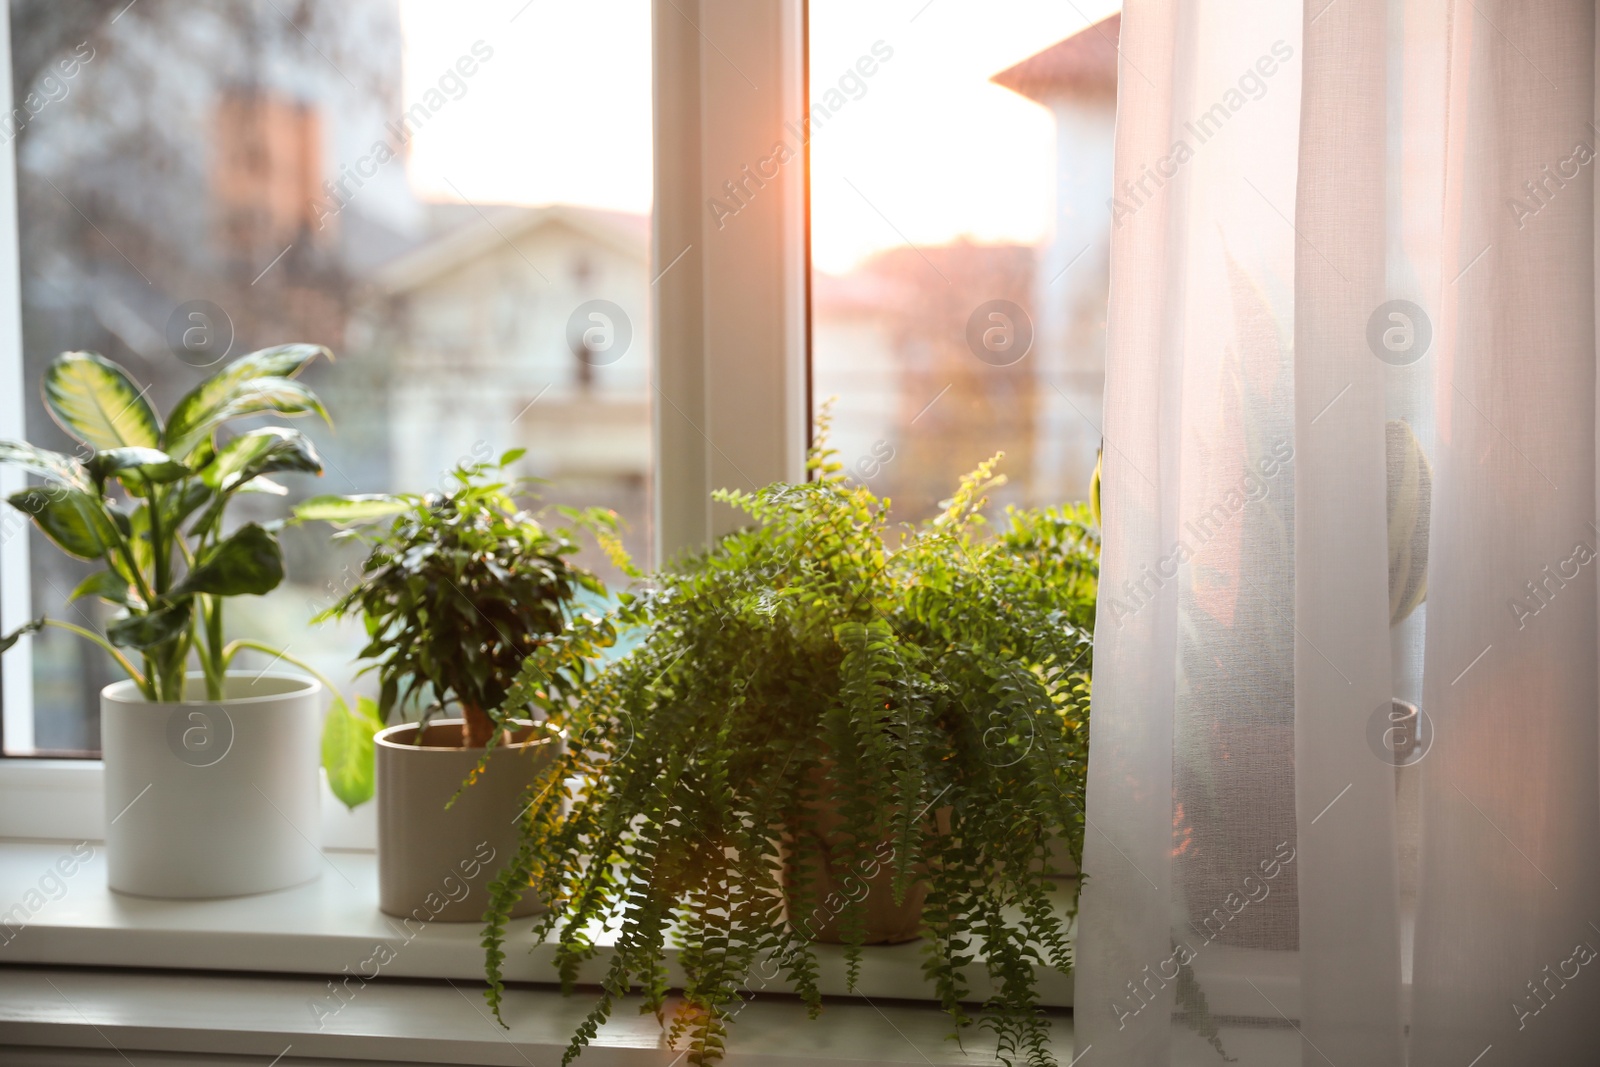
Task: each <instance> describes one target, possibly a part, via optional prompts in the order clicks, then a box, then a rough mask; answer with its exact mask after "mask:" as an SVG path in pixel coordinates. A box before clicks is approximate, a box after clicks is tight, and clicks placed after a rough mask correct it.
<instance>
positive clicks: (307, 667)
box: [222, 637, 344, 700]
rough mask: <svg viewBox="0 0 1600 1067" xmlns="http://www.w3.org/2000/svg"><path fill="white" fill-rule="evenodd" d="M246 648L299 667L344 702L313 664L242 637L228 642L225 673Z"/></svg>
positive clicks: (334, 696) (223, 657)
mask: <svg viewBox="0 0 1600 1067" xmlns="http://www.w3.org/2000/svg"><path fill="white" fill-rule="evenodd" d="M245 648H250V649H254V650H255V651H257V652H265V653H267V654H268V655H272V656H276V657H278V658H279V659H281V660H283V661H284V662H285V663H292V664H294V665H295V666H296V667H299V668H300V669H301V670H303V671H305V672H306V673H307V674H309V675H311V676H312V677H313V678H315V679H316V680H317V681H319V682H321V683H322V684H323V685H324V686H325V687H326V688H327V690H328V692H329V693H330V694H331V695H332V696H333V698H334V699H335V700H343V699H344V698H343V697H341V696H340V695H339V687H338V686H336V685H334V684H333V682H332V681H331V680H330V679H329V678H328V676H327V675H326V674H323V673H322V672H321V671H319V670H317V669H316V668H315V667H313V666H312V665H311V664H309V663H307V662H306V661H305V660H303V659H299V658H297V657H295V656H291V655H289V653H287V652H284V651H282V650H281V649H276V648H273V647H272V646H271V645H267V644H262V643H261V642H260V641H251V640H249V639H248V638H243V637H240V638H237V639H235V640H233V641H230V642H228V647H227V648H225V649H223V652H222V669H223V670H224V671H226V670H227V669H228V666H229V664H231V663H232V662H233V657H234V655H235V654H237V653H238V652H239V650H240V649H245Z"/></svg>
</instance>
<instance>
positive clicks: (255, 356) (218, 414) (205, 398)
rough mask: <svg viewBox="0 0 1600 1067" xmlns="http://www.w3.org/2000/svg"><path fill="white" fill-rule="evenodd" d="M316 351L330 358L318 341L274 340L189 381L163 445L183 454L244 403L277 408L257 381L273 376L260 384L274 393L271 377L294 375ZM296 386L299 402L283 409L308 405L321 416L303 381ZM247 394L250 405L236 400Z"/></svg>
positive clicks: (286, 399) (255, 408) (280, 379)
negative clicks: (190, 385) (288, 342)
mask: <svg viewBox="0 0 1600 1067" xmlns="http://www.w3.org/2000/svg"><path fill="white" fill-rule="evenodd" d="M318 356H327V357H328V358H329V359H332V358H333V354H332V353H331V352H329V351H328V350H327V349H326V348H323V347H322V346H321V345H279V346H277V347H275V348H264V349H262V350H261V351H259V352H252V353H250V354H249V355H247V356H241V357H239V358H238V359H236V360H234V361H233V362H232V363H229V364H228V365H227V366H226V367H223V368H222V369H221V370H219V371H218V372H217V373H216V374H213V375H212V376H211V377H210V378H207V379H206V380H205V381H203V382H201V383H200V384H199V385H197V386H195V387H194V388H193V389H192V390H190V391H189V392H188V393H187V394H186V395H185V396H184V397H183V398H182V399H181V400H179V401H178V402H177V404H175V405H174V406H173V408H172V414H171V416H170V417H169V418H168V420H167V432H166V444H167V451H168V452H170V453H171V454H172V455H173V456H175V457H177V458H179V459H187V458H188V456H189V453H190V451H191V450H193V449H194V448H195V447H197V446H198V445H199V444H200V442H202V441H204V440H206V439H208V438H209V437H210V436H211V432H212V431H213V430H214V429H216V427H217V426H218V425H219V424H221V423H222V422H225V421H227V420H228V419H230V418H234V417H237V416H238V415H239V414H242V413H244V411H245V408H249V410H253V411H283V410H284V409H283V408H282V407H275V406H272V405H271V404H263V403H262V400H263V399H265V397H263V395H262V390H261V389H260V388H259V386H260V385H261V383H264V382H269V381H270V382H273V383H275V384H274V385H273V386H272V387H270V388H268V389H267V390H266V396H267V397H270V396H271V395H272V394H274V393H278V392H279V390H278V388H277V385H276V383H281V382H286V381H288V379H290V378H293V377H295V376H296V375H298V374H299V373H300V372H301V371H302V370H304V369H305V367H306V365H307V364H308V363H310V362H311V361H312V360H314V359H316V358H317V357H318ZM299 392H300V394H301V396H300V397H298V398H295V399H296V400H297V401H298V403H299V404H300V406H299V407H298V408H296V410H294V411H292V412H284V413H285V414H305V413H307V412H313V411H314V412H316V413H317V414H320V415H322V416H323V418H327V412H325V411H323V410H322V405H321V404H320V403H317V402H316V397H315V396H312V395H311V394H310V392H309V391H308V390H306V389H305V388H304V387H300V388H299ZM252 394H253V398H252ZM305 397H310V400H311V401H312V403H313V404H314V406H307V405H306V404H305V399H304V398H305ZM247 399H251V400H252V402H253V404H254V405H255V406H253V407H250V405H248V404H247V405H245V406H244V407H241V401H245V400H247ZM289 401H290V398H289V397H287V396H285V397H283V402H285V403H288V402H289Z"/></svg>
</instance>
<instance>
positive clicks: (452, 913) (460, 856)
mask: <svg viewBox="0 0 1600 1067" xmlns="http://www.w3.org/2000/svg"><path fill="white" fill-rule="evenodd" d="M416 737H417V726H416V724H415V723H405V724H403V725H400V726H391V727H389V728H388V729H386V730H383V731H381V732H379V734H378V735H377V737H376V738H375V739H374V743H375V748H376V749H377V803H378V907H379V909H380V910H382V911H383V913H384V914H386V915H394V916H399V917H409V918H414V919H417V920H418V921H421V922H479V921H481V920H482V919H483V913H484V910H485V909H486V908H487V907H488V903H489V888H488V887H489V883H490V882H491V881H493V880H494V878H495V876H496V874H497V873H498V872H499V870H500V868H502V867H503V866H505V864H506V863H508V862H509V861H510V860H511V857H512V856H514V855H515V854H516V851H517V844H518V828H517V819H518V817H519V815H520V814H521V811H522V793H523V790H524V789H525V788H526V787H527V785H528V783H529V782H531V781H533V779H534V777H535V776H537V775H538V774H539V773H540V772H541V771H543V770H544V769H545V768H546V767H548V766H549V765H550V763H551V762H552V761H553V760H555V759H556V757H557V756H558V755H560V753H561V750H562V743H563V742H562V739H561V735H560V734H559V733H556V732H554V731H552V730H550V729H549V728H547V727H545V726H543V725H538V724H534V723H526V724H523V725H521V726H519V727H518V728H517V729H516V731H515V732H514V733H513V735H512V740H511V742H510V743H508V744H501V745H500V746H499V747H497V748H496V749H495V751H494V753H493V754H492V755H491V756H490V757H489V765H488V766H487V767H486V768H485V769H484V772H483V773H482V774H480V775H479V776H478V780H477V781H476V782H474V783H473V784H472V785H470V786H467V787H466V788H465V789H462V788H461V783H462V782H463V781H464V780H465V779H466V778H467V776H468V775H470V774H471V773H472V770H473V768H474V767H476V766H477V763H478V760H479V759H481V758H482V756H483V749H481V748H462V747H461V743H460V742H461V720H460V719H436V720H434V721H433V722H431V723H429V724H428V728H427V730H426V731H425V732H424V733H423V735H422V743H421V744H420V745H418V744H415V743H414V742H415V741H416ZM457 790H461V796H460V797H459V798H457V799H456V802H455V803H454V804H451V805H450V806H449V807H448V808H446V805H447V804H449V803H450V798H451V797H453V796H455V794H456V791H457ZM543 910H545V909H544V904H543V903H542V902H541V901H540V900H539V899H538V898H537V897H535V896H534V895H533V894H532V893H526V894H524V895H523V897H522V900H521V901H520V902H518V904H517V906H516V907H515V908H514V909H513V910H512V912H511V914H512V916H514V917H515V916H522V915H533V914H536V913H538V912H541V911H543Z"/></svg>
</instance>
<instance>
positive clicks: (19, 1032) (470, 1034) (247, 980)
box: [0, 941, 1074, 1067]
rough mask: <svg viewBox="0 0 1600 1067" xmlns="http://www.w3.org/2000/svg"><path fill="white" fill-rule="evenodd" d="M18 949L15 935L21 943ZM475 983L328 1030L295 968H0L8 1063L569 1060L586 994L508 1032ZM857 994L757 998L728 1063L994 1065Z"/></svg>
mask: <svg viewBox="0 0 1600 1067" xmlns="http://www.w3.org/2000/svg"><path fill="white" fill-rule="evenodd" d="M18 943H19V944H20V941H19V942H18ZM480 989H481V985H480V984H479V983H477V982H473V983H470V984H469V983H462V982H453V983H444V982H417V981H409V982H408V981H399V982H388V981H380V982H376V983H373V984H372V985H370V986H368V987H366V988H365V989H363V990H362V991H361V992H360V993H359V994H357V995H356V996H355V997H353V998H352V999H351V1000H350V1002H349V1003H348V1004H346V1005H345V1006H344V1008H343V1010H341V1011H340V1012H339V1013H338V1014H337V1015H336V1016H331V1017H326V1018H324V1019H323V1020H322V1024H323V1025H322V1027H321V1028H320V1029H319V1028H318V1026H317V1020H316V1019H315V1018H314V1017H313V1014H312V1012H311V1011H310V1010H309V1007H308V1005H309V1004H311V1003H314V1002H316V1001H317V1000H318V998H320V997H321V996H322V995H323V994H324V993H325V992H326V988H325V980H324V979H320V978H302V977H284V976H275V977H262V976H242V975H241V976H231V975H230V976H219V975H205V976H201V975H194V974H172V973H165V974H163V973H157V974H152V973H149V972H144V973H127V972H112V971H102V970H77V969H64V968H36V967H10V966H4V965H0V1062H4V1063H6V1064H8V1065H10V1067H43V1065H50V1067H63V1065H65V1064H74V1065H89V1064H93V1065H98V1064H107V1065H110V1064H115V1065H117V1067H125V1065H126V1064H127V1063H137V1064H139V1067H177V1065H178V1064H183V1065H186V1067H194V1065H196V1064H201V1063H204V1064H216V1065H222V1064H230V1065H231V1064H239V1065H241V1067H244V1065H249V1067H262V1065H263V1064H267V1063H273V1064H276V1065H277V1067H310V1065H313V1064H316V1065H327V1067H331V1065H333V1064H336V1063H337V1064H352V1063H377V1062H381V1063H384V1064H412V1063H434V1064H437V1063H459V1064H500V1065H506V1067H528V1065H529V1064H539V1065H546V1064H553V1063H557V1062H559V1061H560V1056H561V1052H562V1050H563V1049H564V1048H565V1047H566V1043H567V1039H568V1038H569V1037H570V1036H571V1034H572V1033H573V1032H574V1031H575V1030H576V1029H577V1026H578V1024H579V1022H580V1021H581V1020H582V1018H583V1016H584V1014H585V1013H586V1012H587V1011H588V1010H589V1008H590V1006H591V1004H592V997H590V996H587V995H584V994H582V993H579V994H577V995H575V996H572V997H563V996H561V995H560V994H559V993H556V992H554V991H550V990H540V989H528V988H518V989H512V990H509V991H508V992H507V995H506V1008H505V1017H506V1022H507V1023H508V1024H509V1025H510V1029H509V1030H505V1029H501V1028H500V1026H499V1025H497V1024H496V1023H495V1022H494V1021H493V1018H492V1017H491V1016H490V1015H489V1014H488V1011H487V1009H486V1008H485V1007H484V1005H483V1000H482V998H481V996H480V995H479V990H480ZM863 1000H864V998H854V999H853V1000H852V1001H849V1002H840V1001H833V1002H830V1003H829V1004H828V1006H827V1007H826V1009H825V1010H824V1014H823V1016H822V1018H821V1019H820V1020H817V1021H815V1022H813V1021H811V1020H809V1019H807V1018H806V1015H805V1012H804V1011H803V1010H802V1009H801V1008H800V1007H799V1006H798V1005H796V1004H794V1003H792V1002H786V1001H780V1000H774V999H771V998H760V999H757V1000H755V1001H752V1002H750V1003H749V1004H748V1005H747V1006H746V1007H745V1008H744V1009H743V1010H742V1011H741V1012H740V1016H739V1019H738V1020H737V1022H736V1024H735V1025H734V1027H733V1031H732V1037H731V1041H730V1048H729V1051H730V1054H731V1059H730V1062H733V1063H750V1064H761V1065H762V1067H802V1065H811V1064H829V1063H881V1064H958V1063H959V1064H969V1065H972V1064H990V1063H994V1062H995V1061H994V1060H993V1058H992V1057H991V1056H990V1055H989V1054H988V1053H987V1051H985V1047H986V1046H987V1045H992V1041H993V1039H992V1038H990V1037H989V1035H988V1034H987V1033H983V1034H973V1035H969V1037H968V1039H967V1045H968V1049H967V1051H966V1052H963V1051H962V1049H961V1048H960V1047H958V1046H957V1045H956V1044H955V1043H954V1042H952V1041H947V1040H945V1039H944V1038H945V1034H946V1032H947V1027H946V1020H945V1018H944V1016H943V1015H942V1014H941V1013H940V1012H939V1011H938V1010H937V1009H936V1008H934V1007H933V1006H931V1005H915V1006H908V1005H906V1004H903V1003H902V1004H889V1003H883V1002H878V1001H876V1000H875V999H874V1001H873V1002H871V1003H864V1002H863ZM1051 1022H1052V1036H1053V1041H1052V1045H1053V1046H1054V1052H1055V1055H1056V1057H1057V1059H1058V1061H1059V1062H1060V1063H1063V1064H1065V1063H1069V1062H1071V1061H1072V1057H1073V1055H1074V1053H1073V1051H1072V1049H1071V1046H1072V1043H1073V1035H1072V1020H1071V1019H1070V1018H1068V1017H1066V1016H1065V1015H1064V1014H1063V1015H1058V1016H1056V1017H1055V1018H1053V1019H1052V1020H1051ZM681 1062H682V1057H681V1054H678V1053H674V1052H672V1051H671V1050H670V1049H668V1048H667V1047H666V1044H665V1042H664V1041H663V1040H662V1033H661V1028H660V1027H659V1026H658V1025H657V1024H656V1021H655V1019H654V1018H652V1017H651V1016H649V1015H640V1014H638V1013H637V1012H636V1011H635V1009H634V1006H633V1005H632V1004H622V1005H619V1007H618V1009H617V1012H616V1014H615V1015H614V1016H613V1018H612V1021H611V1022H609V1023H608V1024H607V1025H606V1026H604V1027H603V1028H602V1029H601V1030H600V1033H599V1035H598V1036H597V1037H596V1040H595V1041H594V1043H593V1045H592V1046H591V1047H590V1050H589V1051H588V1052H587V1053H586V1054H585V1055H584V1057H583V1058H582V1059H581V1060H580V1061H579V1063H580V1064H582V1065H584V1067H591V1065H592V1067H632V1065H634V1064H639V1065H644V1064H650V1065H652V1067H667V1065H669V1064H680V1063H681Z"/></svg>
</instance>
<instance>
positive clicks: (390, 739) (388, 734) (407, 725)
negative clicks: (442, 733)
mask: <svg viewBox="0 0 1600 1067" xmlns="http://www.w3.org/2000/svg"><path fill="white" fill-rule="evenodd" d="M465 721H466V720H465V719H430V720H429V722H428V727H429V729H432V728H433V727H435V726H445V727H452V726H453V727H460V726H461V725H462V723H464V722H465ZM509 722H510V724H511V725H512V726H514V727H516V728H517V729H519V730H521V729H524V728H529V729H531V731H532V733H531V734H530V736H528V737H527V738H525V739H523V740H521V741H511V742H501V743H500V744H498V745H496V746H495V748H496V749H497V750H498V749H511V750H513V751H518V752H520V751H523V750H525V749H530V748H534V747H536V746H539V745H548V744H552V743H554V742H556V741H560V740H563V739H564V738H565V736H566V735H565V734H564V733H563V732H562V731H561V730H559V729H557V728H556V727H554V726H551V725H550V724H549V723H548V722H535V721H534V720H532V719H511V720H509ZM416 729H417V724H416V723H414V722H403V723H399V724H398V725H395V726H386V727H384V728H383V729H382V730H379V731H378V732H377V733H376V734H374V735H373V736H372V743H373V745H375V746H377V747H379V748H388V749H394V750H397V751H400V752H458V753H459V752H482V751H483V746H481V745H479V746H476V747H473V748H467V747H466V746H465V745H413V744H410V743H408V742H405V741H397V740H394V738H396V737H399V736H400V735H402V734H407V733H414V732H415V731H416ZM536 735H540V736H536Z"/></svg>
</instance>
